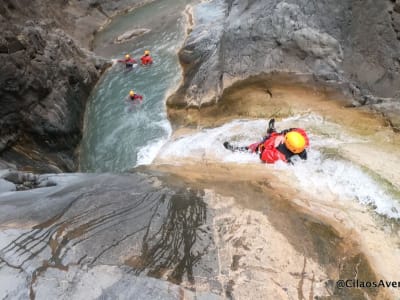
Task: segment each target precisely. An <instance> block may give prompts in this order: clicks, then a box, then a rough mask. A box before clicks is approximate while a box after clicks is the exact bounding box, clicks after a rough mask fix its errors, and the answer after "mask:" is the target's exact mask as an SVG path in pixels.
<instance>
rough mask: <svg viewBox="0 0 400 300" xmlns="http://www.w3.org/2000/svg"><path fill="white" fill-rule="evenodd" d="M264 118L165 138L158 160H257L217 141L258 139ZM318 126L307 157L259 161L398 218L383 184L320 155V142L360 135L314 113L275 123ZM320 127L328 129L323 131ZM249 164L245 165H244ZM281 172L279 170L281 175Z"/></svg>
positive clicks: (399, 211)
mask: <svg viewBox="0 0 400 300" xmlns="http://www.w3.org/2000/svg"><path fill="white" fill-rule="evenodd" d="M267 126H268V121H267V120H235V121H232V122H230V123H227V124H225V125H223V126H220V127H217V128H212V129H204V130H201V131H200V132H196V133H194V134H189V135H185V136H182V137H179V138H177V139H175V140H172V141H170V142H168V144H166V145H165V146H164V148H163V150H162V153H161V154H160V156H159V157H160V158H161V159H162V160H169V161H174V162H177V163H179V160H180V159H184V160H183V162H185V161H187V159H191V160H193V161H203V160H209V161H216V162H221V161H222V162H229V163H238V164H243V163H246V164H259V163H260V160H259V157H258V155H255V154H252V153H243V152H231V151H229V150H227V149H225V148H224V146H223V142H224V141H230V142H231V144H233V145H236V146H246V145H249V144H251V143H254V142H256V141H260V139H261V138H262V136H263V135H264V134H265V132H266V128H267ZM297 126H298V127H302V128H306V129H307V128H312V127H323V129H324V132H325V135H324V136H321V135H315V134H313V133H312V132H310V131H309V138H310V145H311V147H310V149H309V150H308V160H307V161H301V160H300V159H299V161H297V162H296V163H295V165H294V166H289V165H287V164H286V163H284V162H277V163H275V164H274V165H265V166H266V168H273V169H278V170H279V169H282V170H289V172H292V173H293V174H294V175H295V177H296V178H297V180H298V181H299V183H300V186H301V187H302V188H303V189H304V190H306V191H307V192H312V193H313V194H314V195H315V196H316V197H323V196H324V193H326V192H327V191H329V192H330V193H333V194H334V195H337V197H338V198H339V199H340V200H343V201H352V200H355V201H358V202H359V203H361V204H363V205H368V206H371V207H373V208H374V210H375V211H376V212H377V213H378V214H382V215H385V216H388V217H390V218H400V199H393V198H392V197H391V196H390V195H388V193H387V192H385V190H384V188H383V187H381V186H380V185H379V183H378V182H376V181H374V180H373V179H372V178H371V177H370V176H369V175H368V174H366V173H364V172H363V170H362V169H361V168H359V167H357V166H355V165H353V164H352V163H350V162H346V161H343V160H340V159H326V158H324V157H323V155H322V154H321V152H320V151H319V149H320V148H323V147H328V148H337V147H338V145H340V144H344V143H354V142H357V143H360V142H363V140H362V139H361V138H358V137H352V136H349V135H347V134H346V133H345V132H344V130H342V128H341V127H340V126H339V125H337V124H333V123H329V122H327V121H325V120H324V119H323V118H322V117H320V116H318V115H315V114H305V115H301V116H295V117H290V118H287V119H284V120H281V121H279V122H277V123H276V127H277V130H278V131H279V130H282V129H285V128H290V127H297ZM326 132H328V134H327V135H326ZM249 167H251V166H249ZM284 174H287V173H286V172H283V173H282V176H287V175H284Z"/></svg>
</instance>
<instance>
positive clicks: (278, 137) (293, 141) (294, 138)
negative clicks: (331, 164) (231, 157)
mask: <svg viewBox="0 0 400 300" xmlns="http://www.w3.org/2000/svg"><path fill="white" fill-rule="evenodd" d="M274 123H275V120H274V119H272V120H271V121H270V122H269V126H268V130H267V135H266V136H265V137H264V138H263V140H262V141H261V142H257V143H254V144H251V145H250V146H246V147H234V146H232V145H230V144H229V142H225V143H224V146H225V148H227V149H229V150H232V151H250V152H252V153H259V155H260V159H261V160H262V161H263V162H265V163H275V162H276V161H278V160H282V161H285V162H288V163H291V158H292V157H293V156H295V155H298V156H299V157H300V158H301V159H303V160H305V159H307V150H306V148H307V147H308V146H309V144H310V142H309V139H308V136H307V133H306V132H305V130H304V129H301V128H289V129H285V130H283V131H281V132H279V133H278V132H277V131H276V130H275V126H274Z"/></svg>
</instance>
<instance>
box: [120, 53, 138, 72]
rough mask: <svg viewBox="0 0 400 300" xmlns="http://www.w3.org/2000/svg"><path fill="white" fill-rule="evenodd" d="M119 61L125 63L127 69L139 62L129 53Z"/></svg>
mask: <svg viewBox="0 0 400 300" xmlns="http://www.w3.org/2000/svg"><path fill="white" fill-rule="evenodd" d="M118 62H121V63H124V64H125V67H126V68H127V69H132V67H133V65H134V64H136V63H137V61H136V60H134V59H133V58H132V57H131V56H130V55H129V54H126V55H125V59H119V60H118Z"/></svg>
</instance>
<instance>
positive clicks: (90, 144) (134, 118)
mask: <svg viewBox="0 0 400 300" xmlns="http://www.w3.org/2000/svg"><path fill="white" fill-rule="evenodd" d="M189 2H190V1H187V0H180V1H177V0H166V1H161V2H158V3H152V4H149V5H147V6H145V7H142V8H140V9H137V10H136V11H134V12H132V13H130V14H127V15H125V16H122V17H119V18H117V19H116V20H115V21H114V22H112V23H111V24H110V25H109V26H108V27H107V28H106V29H105V30H103V31H102V32H100V33H99V34H98V35H97V37H96V40H95V41H94V44H93V45H94V51H95V52H96V53H97V54H99V55H102V56H105V57H109V58H111V59H120V58H123V56H124V55H125V54H126V53H130V54H131V56H132V57H133V58H135V59H136V60H139V59H140V57H141V56H142V54H143V52H144V50H146V49H148V50H150V51H151V56H152V57H153V60H154V63H153V65H152V66H150V67H142V66H136V67H134V68H133V70H131V71H128V72H127V71H126V70H125V66H124V65H123V64H121V63H115V64H114V66H113V67H112V68H111V69H109V70H108V71H107V73H106V74H105V75H104V76H103V77H102V78H101V80H100V82H99V83H98V85H97V86H96V88H95V89H94V90H93V92H92V94H91V96H90V99H89V103H88V109H87V113H86V117H85V130H84V136H83V140H82V144H81V149H80V169H81V171H85V172H104V171H112V172H119V171H125V170H128V169H130V168H133V167H135V166H137V165H139V164H148V163H151V161H152V160H153V159H154V157H155V156H156V155H157V152H158V150H159V149H160V148H161V147H162V145H163V144H164V142H165V141H166V140H167V139H168V137H169V136H170V134H171V127H170V124H169V122H168V120H167V115H166V109H165V98H166V95H167V94H168V93H169V92H170V91H171V89H172V90H173V89H174V88H175V87H176V86H177V85H178V83H179V81H180V80H181V69H180V66H179V62H178V58H177V51H178V50H179V48H180V46H181V45H182V43H183V40H184V37H185V34H184V23H185V19H184V16H183V14H182V11H183V10H184V8H185V6H186V4H188V3H189ZM133 28H149V29H151V32H149V33H147V34H145V35H144V36H142V37H140V38H138V39H135V40H132V41H129V42H126V43H123V44H114V43H113V41H114V39H115V38H116V37H117V36H118V35H120V34H122V33H124V32H126V31H128V30H131V29H133ZM130 89H133V90H135V92H136V93H138V94H141V95H143V97H144V100H143V103H142V104H140V105H132V104H130V103H127V102H126V101H125V99H126V97H127V95H128V93H129V90H130Z"/></svg>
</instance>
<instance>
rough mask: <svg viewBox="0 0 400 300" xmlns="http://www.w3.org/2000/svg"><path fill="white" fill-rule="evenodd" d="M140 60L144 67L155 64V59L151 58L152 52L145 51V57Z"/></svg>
mask: <svg viewBox="0 0 400 300" xmlns="http://www.w3.org/2000/svg"><path fill="white" fill-rule="evenodd" d="M140 60H141V62H142V65H144V66H147V65H151V64H152V63H153V59H152V58H151V56H150V51H149V50H146V51H144V55H143V56H142V57H141V58H140Z"/></svg>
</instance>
